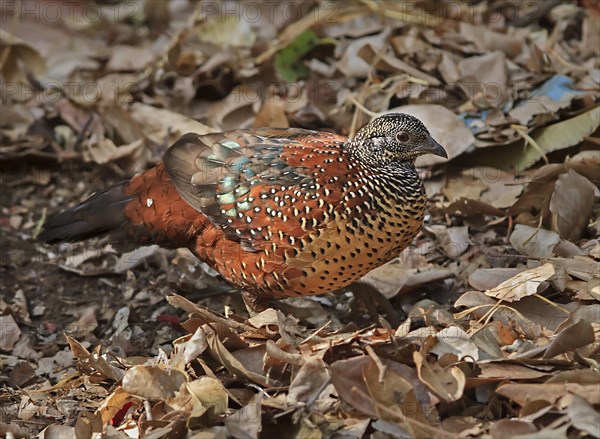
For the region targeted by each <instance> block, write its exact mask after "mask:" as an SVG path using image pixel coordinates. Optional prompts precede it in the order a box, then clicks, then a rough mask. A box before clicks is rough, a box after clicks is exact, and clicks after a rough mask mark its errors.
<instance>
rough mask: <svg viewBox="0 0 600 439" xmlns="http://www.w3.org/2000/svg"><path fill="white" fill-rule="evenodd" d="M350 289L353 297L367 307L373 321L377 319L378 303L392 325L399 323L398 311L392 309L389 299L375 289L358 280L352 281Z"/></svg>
mask: <svg viewBox="0 0 600 439" xmlns="http://www.w3.org/2000/svg"><path fill="white" fill-rule="evenodd" d="M350 290H351V291H352V293H353V294H354V297H355V299H356V300H357V301H361V302H362V303H363V304H364V305H365V306H366V307H367V310H368V311H369V314H370V316H371V319H372V320H373V321H374V322H377V321H378V320H379V313H378V312H377V305H380V306H381V307H382V308H383V310H384V312H385V313H386V314H387V318H388V320H389V321H390V323H391V324H392V326H397V325H399V324H400V315H399V314H398V311H396V310H395V309H394V307H393V306H392V304H391V303H390V301H389V300H388V299H387V298H386V297H385V296H384V295H383V294H381V293H380V292H379V291H378V290H377V289H375V288H373V287H372V286H370V285H368V284H365V283H363V282H360V281H358V282H354V283H353V284H352V285H351V286H350Z"/></svg>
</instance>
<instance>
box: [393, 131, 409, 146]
mask: <svg viewBox="0 0 600 439" xmlns="http://www.w3.org/2000/svg"><path fill="white" fill-rule="evenodd" d="M396 140H398V142H400V143H406V142H408V141H409V140H410V135H409V134H408V133H407V132H406V131H400V132H399V133H398V134H396Z"/></svg>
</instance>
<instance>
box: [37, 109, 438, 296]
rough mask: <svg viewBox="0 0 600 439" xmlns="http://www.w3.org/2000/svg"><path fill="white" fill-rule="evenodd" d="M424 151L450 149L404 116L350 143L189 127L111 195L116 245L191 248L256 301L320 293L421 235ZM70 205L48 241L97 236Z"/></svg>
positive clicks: (294, 132)
mask: <svg viewBox="0 0 600 439" xmlns="http://www.w3.org/2000/svg"><path fill="white" fill-rule="evenodd" d="M424 153H434V154H438V155H442V156H445V152H444V151H443V149H442V148H441V147H440V146H439V145H438V144H437V143H436V142H435V141H434V140H433V139H431V137H430V136H429V133H428V132H427V129H426V128H425V127H424V126H423V124H422V123H421V122H420V121H419V120H418V119H416V118H414V117H412V116H408V115H403V114H391V115H386V116H382V117H379V118H377V119H375V120H374V121H373V122H371V123H370V124H368V125H366V126H365V127H363V128H362V129H361V130H359V132H358V133H357V135H356V136H355V137H354V139H352V140H349V139H348V138H346V137H343V136H339V135H336V134H331V133H324V132H315V131H308V130H301V129H271V128H265V129H257V130H234V131H229V132H225V133H216V134H208V135H197V134H186V135H185V136H183V137H182V138H181V139H180V140H178V141H177V142H176V143H175V144H174V145H173V146H172V147H171V148H170V149H169V150H168V152H167V153H166V154H165V157H164V160H163V162H162V163H160V164H159V165H157V166H156V167H155V168H153V169H151V170H149V171H146V172H145V173H143V174H141V175H139V176H137V177H134V178H133V179H132V180H131V182H129V183H127V184H126V185H121V186H118V187H116V188H113V189H111V190H109V191H105V192H104V193H103V194H104V203H106V199H107V197H109V196H110V195H111V191H113V192H114V194H113V199H114V203H112V204H111V203H108V204H109V205H115V206H119V208H120V209H121V210H119V212H118V215H117V216H119V215H120V216H121V217H123V221H120V219H121V218H120V217H119V218H118V219H119V221H116V222H118V223H119V226H118V227H117V228H116V229H117V230H115V231H114V232H115V233H116V235H115V240H116V241H117V242H118V243H121V244H123V243H134V244H136V245H139V244H150V243H157V244H159V245H162V246H165V247H180V246H187V247H189V248H190V249H191V250H192V252H194V254H195V255H196V256H197V257H198V258H200V259H201V260H204V261H206V262H207V263H208V264H209V265H211V266H212V267H214V268H215V269H216V270H217V271H219V272H220V273H221V274H222V275H223V277H224V278H225V279H226V280H228V281H229V282H230V283H232V284H233V285H235V286H237V287H239V288H240V289H241V290H243V291H244V292H245V293H246V297H249V298H283V297H289V296H300V295H313V294H322V293H325V292H329V291H333V290H336V289H339V288H341V287H344V286H346V285H348V284H350V283H351V282H353V281H355V280H357V279H359V278H360V277H362V276H363V275H365V274H366V273H367V272H369V271H370V270H372V269H373V268H375V267H377V266H379V265H382V264H384V263H386V262H388V261H389V260H391V259H393V258H394V257H396V256H398V255H399V253H400V252H401V251H402V250H403V249H404V248H405V247H406V246H407V245H408V244H409V243H410V241H411V240H412V239H413V238H414V236H415V235H416V234H417V232H418V231H419V229H420V227H421V225H422V221H423V216H424V213H425V202H426V200H425V196H424V193H423V188H422V184H421V181H420V180H419V177H418V175H417V172H416V170H415V167H414V160H415V158H416V157H417V156H418V155H421V154H424ZM100 195H102V194H100ZM93 201H94V197H92V198H91V199H90V200H88V201H87V202H84V205H85V203H88V206H89V205H90V203H93ZM123 206H124V207H123ZM70 210H71V217H72V216H73V211H74V210H76V209H75V208H74V209H70ZM83 210H85V211H91V210H93V209H89V208H84V209H83ZM81 211H82V208H81V207H79V212H81ZM68 212H69V210H68V211H66V212H63V213H62V214H59V215H58V216H57V217H55V219H51V220H50V221H49V222H48V223H47V224H46V226H45V231H44V232H43V234H42V237H41V238H42V239H43V240H46V241H50V242H52V241H59V240H76V239H82V238H86V237H88V236H91V235H94V234H98V233H99V232H98V227H97V224H94V227H95V229H93V230H89V231H87V234H82V233H81V230H78V231H77V233H76V234H71V235H69V233H68V227H67V228H65V224H66V225H67V226H68V221H65V219H66V218H68V217H69V215H66V216H65V214H66V213H68ZM61 215H63V217H61ZM56 218H58V219H56ZM78 221H81V218H78ZM91 222H93V220H90V223H91ZM122 223H125V224H124V225H123V224H122ZM44 234H45V236H44Z"/></svg>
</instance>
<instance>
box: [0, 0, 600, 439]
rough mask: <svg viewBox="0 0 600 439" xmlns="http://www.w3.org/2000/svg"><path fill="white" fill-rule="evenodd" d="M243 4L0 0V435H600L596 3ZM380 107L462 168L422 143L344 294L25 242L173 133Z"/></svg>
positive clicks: (336, 122) (154, 258) (174, 262)
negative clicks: (275, 292) (12, 6)
mask: <svg viewBox="0 0 600 439" xmlns="http://www.w3.org/2000/svg"><path fill="white" fill-rule="evenodd" d="M40 5H41V4H40ZM69 5H70V4H69V2H64V4H61V6H60V8H68V7H70V6H69ZM232 5H237V6H236V8H237V9H235V8H234V9H235V13H234V15H232V14H231V13H227V11H228V10H227V9H225V8H227V7H230V6H231V7H233V6H232ZM232 5H219V4H216V3H213V2H200V3H198V4H197V5H194V4H191V3H190V4H185V3H184V2H172V3H166V2H165V3H160V2H145V3H144V2H131V3H122V4H119V3H110V2H109V3H102V4H99V5H98V11H99V12H100V13H101V15H102V17H103V19H102V20H101V21H97V20H91V19H90V17H89V16H88V15H86V13H85V11H84V10H82V9H80V6H77V5H75V4H73V7H74V8H73V9H71V10H70V11H71V12H69V13H67V12H68V11H67V9H61V10H60V11H59V13H60V14H61V17H63V18H64V20H62V22H61V26H55V25H52V23H50V22H48V20H47V17H46V20H45V19H44V17H42V16H40V17H37V18H40V19H35V20H32V19H28V18H27V14H26V15H25V16H19V15H15V14H18V13H20V12H19V11H17V12H16V13H15V11H11V10H9V9H7V10H6V12H7V14H8V16H12V19H13V22H14V25H9V26H7V27H6V29H3V30H2V31H1V34H0V53H1V57H0V59H1V61H0V66H1V68H0V72H1V74H2V80H3V81H5V84H6V85H7V86H9V87H7V88H6V87H5V89H6V93H3V96H2V107H3V109H2V123H1V127H0V138H1V139H2V142H1V146H0V166H2V169H3V173H2V183H3V186H5V189H6V190H5V191H3V193H2V196H1V199H2V204H1V209H2V215H1V217H0V227H1V228H2V264H1V266H0V273H2V281H3V282H2V283H3V287H2V288H3V292H2V296H1V297H0V327H2V337H1V340H0V381H1V388H0V413H1V416H0V435H3V436H6V437H11V438H12V437H17V438H21V437H23V438H25V437H33V436H36V435H37V436H38V437H41V438H53V437H78V438H96V437H118V438H125V437H140V438H141V437H144V438H180V437H181V438H183V437H198V438H199V437H234V438H258V437H302V438H304V437H314V438H321V437H332V438H336V437H355V438H360V437H403V438H404V437H406V438H413V437H414V438H420V437H481V436H483V437H516V436H519V437H531V438H534V437H540V438H541V437H544V438H547V437H556V438H567V437H568V438H573V437H581V436H582V435H589V436H591V437H600V432H599V430H598V425H599V423H598V407H600V399H598V395H600V388H599V384H598V383H600V370H599V367H598V361H599V352H600V341H598V334H599V331H600V326H599V323H598V322H600V304H598V303H597V302H598V300H599V299H600V290H599V285H600V274H599V270H598V264H599V263H600V242H599V240H598V239H599V238H598V237H599V234H600V226H599V224H598V217H599V215H600V208H599V203H598V197H599V195H600V191H599V189H598V186H599V185H600V173H599V171H598V169H600V155H599V154H598V145H600V141H599V140H598V126H599V124H600V119H599V117H598V115H599V112H598V108H599V107H598V98H599V93H598V87H599V84H600V75H599V74H598V72H599V70H598V69H599V66H600V65H599V58H598V57H599V56H600V52H599V51H598V47H599V44H598V29H600V14H599V12H598V8H597V5H595V3H594V2H589V1H580V2H577V3H576V4H575V3H572V4H560V3H559V2H552V1H548V2H542V1H539V2H533V3H531V5H532V6H533V7H531V8H529V9H522V8H520V7H519V5H518V4H515V3H514V2H508V1H498V2H493V3H492V2H490V3H472V2H458V3H456V2H453V3H452V4H450V3H449V2H442V3H439V2H438V3H436V2H429V1H423V2H418V3H417V4H414V5H411V7H406V4H403V3H401V2H385V3H384V2H378V1H371V0H368V1H366V0H365V1H357V2H338V3H334V2H321V3H317V2H304V3H301V2H291V1H290V2H285V1H283V2H276V4H272V5H271V6H269V5H259V4H258V3H256V2H239V3H232ZM124 6H127V8H125V7H124ZM244 7H246V8H247V9H243V8H244ZM251 7H253V8H259V9H256V11H255V12H257V13H256V15H255V18H256V19H253V20H244V19H242V15H243V13H242V11H246V12H245V13H246V14H249V11H250V9H248V8H251ZM269 8H270V9H269ZM39 11H41V9H40V10H39ZM39 11H38V12H39ZM291 11H293V12H294V14H291ZM21 12H22V11H21ZM229 12H231V10H229ZM11 14H12V15H11ZM235 14H237V16H236V15H235ZM30 15H31V14H30ZM42 15H43V14H42ZM15 17H16V18H15ZM29 18H31V17H29ZM12 85H18V87H12ZM391 111H404V112H409V113H412V114H415V115H417V116H418V117H419V118H421V119H422V120H424V121H425V123H426V125H428V126H430V127H431V130H432V133H433V135H434V137H435V138H436V139H438V140H439V141H440V142H441V143H442V144H444V145H445V146H447V148H448V151H449V155H450V158H451V161H450V162H448V163H441V162H440V161H439V160H436V159H429V158H428V159H426V160H423V161H420V162H419V163H418V165H419V166H420V167H421V168H420V169H421V174H422V176H423V178H424V180H425V186H426V188H427V194H428V196H429V210H428V211H429V215H428V217H427V218H426V222H425V226H424V228H423V231H422V232H421V234H420V235H419V236H418V237H417V239H416V240H415V241H414V243H413V244H412V245H411V246H410V247H409V248H408V249H407V250H406V251H405V252H404V253H403V254H402V255H401V257H400V258H398V259H397V260H395V261H392V262H391V263H389V264H388V265H386V266H384V267H381V268H380V269H378V270H375V271H373V272H371V273H369V275H367V276H366V277H365V278H364V279H362V280H361V282H360V283H357V284H355V285H352V286H350V287H348V288H347V290H345V291H341V292H338V293H337V294H328V295H325V296H319V297H315V298H310V299H307V298H297V299H288V300H285V301H283V302H281V303H280V304H278V307H277V309H275V308H270V309H268V310H266V311H265V312H263V313H261V314H259V315H258V316H255V317H252V318H248V317H247V316H246V314H245V309H244V307H243V304H242V302H241V299H240V296H239V294H238V293H237V292H235V291H231V288H230V287H229V286H228V285H226V284H224V283H223V282H222V281H221V280H220V278H219V276H218V273H215V272H214V271H212V270H210V269H209V268H208V267H207V266H206V265H205V264H203V263H201V262H199V261H197V260H196V259H194V258H193V257H192V256H191V255H190V254H189V252H187V251H183V250H178V251H166V250H162V249H157V248H149V249H142V250H136V251H133V252H131V253H127V254H125V255H122V256H119V255H118V254H116V253H115V252H114V251H113V250H112V249H111V248H110V247H109V246H108V245H107V242H106V241H105V240H102V239H100V240H96V241H93V242H88V243H79V244H73V245H62V246H59V247H46V246H42V245H39V244H36V243H35V242H34V240H33V238H34V237H35V235H36V233H37V231H38V230H39V227H40V225H41V223H42V221H43V218H44V217H45V215H46V214H47V213H49V212H54V211H56V210H58V209H59V208H62V207H66V206H67V205H73V204H75V203H76V202H78V201H81V200H82V199H84V198H85V197H87V196H88V195H90V194H91V193H93V192H94V191H97V190H101V189H102V188H103V187H105V186H106V185H107V184H110V183H114V182H117V181H119V180H121V179H123V178H124V177H128V176H131V175H132V174H134V173H135V172H138V171H140V170H143V169H145V168H147V167H148V166H151V165H153V164H155V163H156V162H157V161H158V160H159V159H160V157H161V156H162V154H163V153H164V151H165V149H166V148H167V147H168V145H170V144H171V143H172V142H173V141H174V140H175V139H177V138H178V137H179V136H180V135H182V134H184V133H185V132H188V131H194V132H198V133H208V132H214V131H219V130H223V129H232V128H242V127H260V126H277V127H302V128H310V129H332V130H335V131H337V132H340V133H343V134H352V133H354V132H355V131H356V129H357V128H358V127H359V126H360V125H361V124H363V123H365V122H367V121H368V120H369V119H370V118H372V117H373V116H375V115H376V114H380V113H385V112H391ZM59 267H60V269H58V268H59ZM184 296H185V297H184Z"/></svg>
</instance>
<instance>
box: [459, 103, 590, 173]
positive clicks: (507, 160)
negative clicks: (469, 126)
mask: <svg viewBox="0 0 600 439" xmlns="http://www.w3.org/2000/svg"><path fill="white" fill-rule="evenodd" d="M598 126H600V107H595V108H593V109H591V110H589V111H586V112H585V113H582V114H580V115H578V116H575V117H572V118H570V119H567V120H563V121H562V122H558V123H555V124H552V125H548V126H546V127H543V128H538V129H536V130H534V131H533V132H532V133H531V134H530V136H531V137H532V138H533V140H534V141H535V142H536V143H537V145H538V146H539V149H538V148H535V147H533V146H531V145H527V147H523V143H524V142H523V140H519V141H517V142H514V143H511V144H510V145H502V146H496V147H494V146H491V147H488V148H481V149H480V150H478V151H476V152H475V153H474V154H472V157H471V158H470V159H469V160H468V161H469V164H470V165H472V166H474V165H481V166H493V167H496V168H500V169H518V170H524V169H528V168H531V167H532V166H533V165H535V164H536V163H537V162H538V161H539V160H540V159H541V158H542V153H543V154H548V153H550V152H552V151H557V150H559V149H565V148H569V147H571V146H574V145H577V144H578V143H579V142H581V141H583V139H584V137H586V136H589V135H590V134H592V133H593V132H594V131H596V130H597V129H598Z"/></svg>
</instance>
